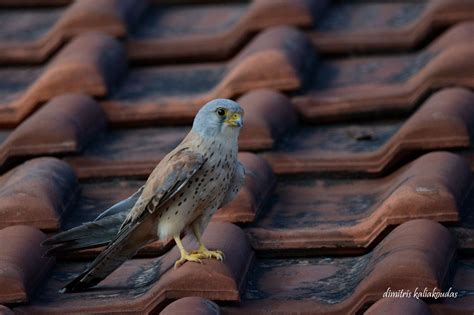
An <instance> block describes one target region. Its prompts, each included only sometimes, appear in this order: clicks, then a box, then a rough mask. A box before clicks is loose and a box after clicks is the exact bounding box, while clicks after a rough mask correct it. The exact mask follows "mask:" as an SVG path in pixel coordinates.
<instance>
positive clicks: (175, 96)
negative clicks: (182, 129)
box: [102, 27, 312, 125]
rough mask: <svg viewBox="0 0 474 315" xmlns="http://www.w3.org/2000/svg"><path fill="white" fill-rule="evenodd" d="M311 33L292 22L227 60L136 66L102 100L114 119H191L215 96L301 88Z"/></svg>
mask: <svg viewBox="0 0 474 315" xmlns="http://www.w3.org/2000/svg"><path fill="white" fill-rule="evenodd" d="M310 45H311V44H310V43H309V41H308V39H307V38H306V37H305V36H304V35H303V34H302V33H300V32H298V31H296V30H295V29H292V28H289V27H276V28H271V29H268V30H266V31H264V32H262V33H260V34H259V35H258V36H257V37H256V38H255V39H254V40H253V41H252V42H250V43H249V44H248V45H247V46H246V47H245V48H244V49H243V50H241V52H240V53H239V54H238V55H237V56H235V57H234V58H233V59H232V60H230V61H229V62H221V63H196V64H186V65H166V66H153V67H143V66H142V67H138V66H137V67H133V68H131V69H130V71H129V74H128V76H127V77H126V78H125V79H124V81H123V82H122V84H121V85H120V86H118V87H117V88H116V89H115V90H114V92H113V93H112V94H111V95H110V98H109V99H108V100H105V101H103V102H102V105H103V108H104V110H105V112H106V113H107V116H108V117H109V119H110V121H111V122H112V123H114V124H140V125H142V124H144V123H147V122H148V123H156V122H159V123H166V124H175V123H176V122H190V121H192V119H193V117H194V115H195V114H196V112H197V110H198V109H199V108H200V107H201V106H202V105H203V104H204V103H206V102H208V101H210V100H212V99H214V98H234V97H236V96H238V95H242V94H244V93H246V92H248V91H251V90H254V89H257V88H271V89H275V90H280V91H291V90H295V89H298V88H299V87H300V86H301V84H302V80H303V78H302V71H303V70H304V69H305V68H306V66H307V64H308V63H309V62H311V59H312V58H311V56H308V53H310V52H311V50H310V49H311V47H310Z"/></svg>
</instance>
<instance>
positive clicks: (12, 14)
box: [0, 0, 147, 64]
mask: <svg viewBox="0 0 474 315" xmlns="http://www.w3.org/2000/svg"><path fill="white" fill-rule="evenodd" d="M5 1H7V2H8V1H10V0H0V6H1V5H4V2H5ZM21 2H23V3H24V4H25V3H26V5H27V6H29V7H26V8H22V10H15V9H9V8H3V9H2V19H6V18H8V19H7V20H4V21H2V22H3V24H2V25H3V26H4V28H3V30H2V31H0V64H11V63H15V64H18V63H26V64H33V63H34V64H39V63H42V62H44V61H46V60H47V59H48V58H49V57H50V56H51V55H53V54H54V52H55V51H56V50H57V49H59V48H60V47H61V46H63V45H64V44H65V43H66V42H68V41H70V40H72V38H73V37H75V36H77V35H80V34H83V33H87V32H91V31H100V32H106V33H108V34H110V35H112V36H115V37H125V36H126V34H127V27H128V24H130V23H133V21H134V20H135V19H136V18H137V17H138V16H139V15H140V14H141V12H142V11H143V9H144V8H145V6H146V2H147V1H142V0H139V1H137V0H81V1H75V2H73V3H71V4H70V5H69V6H64V5H66V4H69V3H70V2H72V1H68V0H61V1H57V0H54V1H50V0H46V1H45V0H26V1H25V0H21V1H13V2H12V3H14V5H13V6H16V7H18V6H19V5H21V4H22V3H21ZM41 2H43V4H45V5H46V6H48V5H49V6H51V5H54V6H57V7H49V8H48V10H44V9H43V10H42V9H41V8H37V7H36V8H35V7H34V6H38V5H41V4H42V3H41ZM47 2H49V3H47ZM18 20H22V27H23V30H24V31H25V33H29V34H35V35H34V36H31V35H30V36H25V37H24V38H22V37H21V36H20V35H21V34H20V30H19V27H18V26H19V24H18ZM11 38H13V40H12V39H11Z"/></svg>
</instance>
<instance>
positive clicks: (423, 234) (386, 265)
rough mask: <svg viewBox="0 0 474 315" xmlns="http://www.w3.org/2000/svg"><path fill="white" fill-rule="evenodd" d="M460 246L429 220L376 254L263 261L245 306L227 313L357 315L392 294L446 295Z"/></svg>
mask: <svg viewBox="0 0 474 315" xmlns="http://www.w3.org/2000/svg"><path fill="white" fill-rule="evenodd" d="M454 255H455V242H454V240H453V238H452V237H451V235H450V233H449V231H448V230H447V229H446V228H445V227H443V226H442V225H440V224H439V223H436V222H433V221H429V220H412V221H409V222H406V223H404V224H402V225H400V226H399V227H397V228H396V229H395V230H393V231H392V232H391V233H390V234H389V235H387V236H386V237H385V238H384V239H383V240H382V242H381V243H380V244H379V245H377V246H376V247H375V248H374V249H373V250H372V251H371V252H370V253H368V254H366V255H363V256H358V257H343V258H330V257H327V258H305V259H302V258H295V259H291V258H287V259H263V258H261V259H257V261H256V262H255V264H254V267H253V268H252V270H251V272H250V274H249V281H248V283H247V286H246V290H245V293H243V294H242V303H241V304H240V305H239V306H225V307H222V309H223V312H224V313H225V314H242V313H245V312H247V313H249V314H268V312H270V311H271V312H274V313H290V312H293V311H294V310H298V311H299V312H301V313H311V314H341V315H342V314H354V313H356V312H357V311H358V310H361V309H362V310H364V309H366V308H367V306H368V305H371V304H373V303H374V302H376V301H377V300H379V299H381V298H382V296H383V293H384V292H386V291H387V288H388V287H390V288H391V290H392V291H398V290H402V289H403V290H411V291H412V292H413V291H414V290H415V288H416V287H418V288H420V287H421V288H425V287H426V288H427V290H433V289H434V288H435V287H436V288H437V289H438V290H440V289H444V288H446V286H447V282H448V281H449V274H448V271H449V268H450V264H451V263H452V262H453V261H454Z"/></svg>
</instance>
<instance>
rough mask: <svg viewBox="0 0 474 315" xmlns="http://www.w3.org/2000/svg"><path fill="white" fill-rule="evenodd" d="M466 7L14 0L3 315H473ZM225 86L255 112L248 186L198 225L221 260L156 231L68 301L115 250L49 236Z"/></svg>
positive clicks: (7, 47)
mask: <svg viewBox="0 0 474 315" xmlns="http://www.w3.org/2000/svg"><path fill="white" fill-rule="evenodd" d="M473 5H474V3H473V2H472V1H470V0H427V1H423V2H413V1H408V0H407V1H397V2H390V1H384V0H373V1H336V0H334V1H329V0H328V1H319V0H318V1H316V0H248V1H240V0H228V1H217V0H179V1H177V0H176V1H171V0H149V1H147V0H139V1H131V0H76V1H72V0H59V1H56V0H54V1H52V0H16V1H12V0H0V214H1V219H0V243H1V244H3V245H2V246H1V247H0V314H13V312H14V313H15V314H72V313H112V314H113V313H117V314H118V313H121V314H123V313H127V314H144V313H158V312H162V313H163V314H179V313H186V312H190V310H192V311H193V314H216V313H219V312H220V313H223V314H242V313H243V312H247V313H249V314H267V313H269V312H273V313H279V314H292V313H294V312H302V313H309V314H356V313H357V314H361V313H363V312H366V313H367V314H388V313H390V314H471V313H472V311H473V310H474V299H473V293H474V286H473V284H474V258H473V256H472V254H473V253H474V251H473V249H474V190H473V189H472V184H473V177H472V171H473V170H474V150H473V149H472V143H473V139H472V137H473V136H474V129H473V127H472V126H474V107H473V104H474V94H473V91H472V90H471V89H473V88H474V86H473V82H474V81H473V80H472V77H473V76H474V72H473V71H474V70H473V69H474V68H473V64H472V61H471V60H472V57H471V56H472V53H473V49H474V48H473V47H472V40H473V38H474V24H473V23H474V22H473V21H474V13H473V12H474V10H473V9H474V7H473ZM214 98H232V99H235V100H237V101H238V102H239V103H240V104H241V105H242V107H243V108H244V110H245V127H244V129H243V130H242V133H241V136H240V139H239V149H240V151H241V152H240V153H239V160H240V161H241V162H242V163H243V164H244V165H245V167H246V170H247V175H246V179H245V183H244V186H243V188H242V189H241V191H240V192H239V193H238V195H237V197H236V198H235V200H234V201H232V202H231V203H229V204H228V205H226V206H225V207H223V208H222V209H219V210H218V212H217V213H216V215H215V216H214V217H213V219H212V222H211V223H210V225H209V227H208V229H207V230H206V231H205V233H204V236H203V237H204V242H205V243H206V244H207V245H208V246H209V247H210V248H218V249H220V250H222V251H224V253H225V254H226V259H225V260H224V261H223V262H219V261H216V260H205V261H204V262H203V264H193V263H186V264H184V265H183V266H182V267H181V268H178V269H173V268H172V266H173V263H174V261H175V260H176V259H177V257H178V255H179V252H178V250H177V248H176V247H175V246H174V245H175V244H174V241H172V240H165V241H159V242H153V243H151V244H148V245H147V246H145V247H144V248H142V249H141V250H140V251H139V252H138V253H137V255H136V256H135V257H134V258H133V259H130V260H129V261H127V262H126V263H125V264H124V265H122V266H121V267H120V268H119V269H118V270H116V271H115V272H114V273H113V274H111V276H110V277H108V278H107V279H106V280H105V281H103V282H102V283H100V284H99V285H98V286H97V287H94V288H92V289H90V290H88V291H85V292H80V293H72V294H61V293H59V292H58V289H59V288H60V287H62V286H63V285H64V284H65V283H66V282H68V281H69V280H71V279H72V278H74V277H75V275H76V274H77V273H78V272H80V271H81V270H82V269H83V268H84V267H85V266H86V265H87V264H88V263H89V262H90V261H91V260H92V259H93V258H94V257H95V256H96V255H97V254H98V253H99V252H100V251H101V250H102V249H103V247H98V248H97V247H95V248H87V249H83V250H80V251H67V252H61V253H59V250H58V249H57V248H56V249H48V248H46V247H42V246H41V245H40V244H41V242H42V241H43V240H45V239H46V238H47V237H48V236H50V235H53V234H54V233H57V232H58V231H60V230H66V229H69V228H74V227H77V226H80V225H81V224H96V223H88V222H90V221H92V220H94V218H95V217H96V216H97V215H98V214H99V213H101V212H102V211H103V210H105V209H107V208H108V207H110V206H111V205H113V204H115V203H116V202H118V201H120V200H122V199H124V198H127V197H128V196H129V195H130V194H132V193H134V192H135V191H136V189H137V188H139V187H140V186H141V185H143V183H144V181H145V179H146V178H147V176H148V175H149V173H150V172H151V170H152V169H153V167H154V166H155V165H156V164H157V163H158V162H159V161H160V160H161V159H162V158H163V156H164V155H165V154H166V153H167V152H169V151H170V150H171V149H172V148H174V146H176V145H177V144H178V143H179V142H180V141H181V139H182V138H183V137H184V136H185V135H186V133H187V132H188V130H189V128H190V124H191V122H192V119H193V117H194V115H195V113H196V111H197V110H198V109H199V108H200V107H201V106H202V105H203V104H204V103H205V102H207V101H209V100H211V99H214ZM123 218H124V214H123V213H119V214H116V215H114V216H111V217H110V218H109V220H107V221H104V222H103V223H101V229H102V230H103V231H104V233H108V234H107V235H110V236H111V237H112V236H113V235H114V234H115V233H116V232H117V223H120V222H121V221H122V220H123ZM184 242H185V244H186V245H187V246H189V247H193V246H196V244H195V241H193V240H192V238H191V237H189V236H186V237H185V239H184ZM101 245H105V244H101ZM48 250H50V252H49V253H50V254H51V253H52V254H56V257H55V258H52V257H50V256H48V255H47V254H46V253H47V251H48ZM388 288H390V290H391V291H392V292H396V291H398V290H402V289H403V290H405V291H407V290H410V291H411V292H413V291H414V290H423V289H425V288H426V290H428V291H432V290H438V291H443V292H448V291H452V292H456V293H457V297H456V298H449V297H445V298H439V299H429V298H423V299H415V298H393V297H392V298H391V297H385V298H384V293H385V292H386V291H387V289H388Z"/></svg>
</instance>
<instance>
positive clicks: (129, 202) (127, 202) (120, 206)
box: [94, 186, 145, 221]
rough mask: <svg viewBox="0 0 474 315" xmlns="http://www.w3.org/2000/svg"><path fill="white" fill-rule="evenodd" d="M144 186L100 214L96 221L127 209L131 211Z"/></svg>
mask: <svg viewBox="0 0 474 315" xmlns="http://www.w3.org/2000/svg"><path fill="white" fill-rule="evenodd" d="M144 187H145V186H142V187H140V188H139V189H138V190H137V191H136V192H135V193H134V194H133V195H131V196H130V197H128V198H127V199H124V200H122V201H119V202H117V203H116V204H114V205H113V206H112V207H110V208H108V209H107V210H105V211H104V212H102V213H101V214H99V216H98V217H97V218H95V220H94V221H99V220H100V219H102V218H105V217H108V216H111V215H114V214H117V213H123V212H125V211H126V212H129V211H130V210H131V209H132V208H133V206H134V205H135V204H136V203H137V200H138V198H140V195H141V194H142V192H143V188H144Z"/></svg>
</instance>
